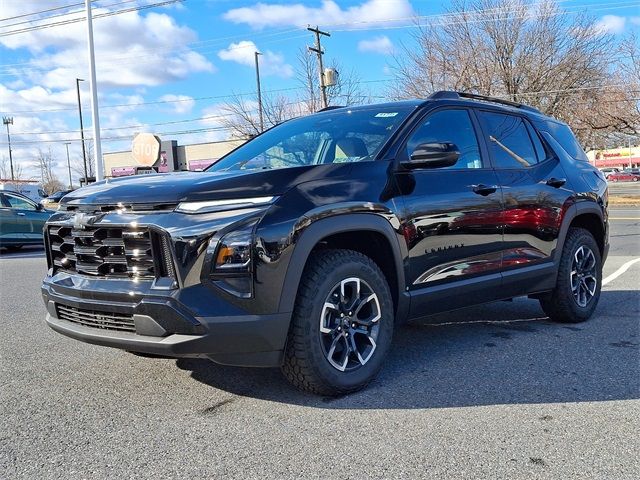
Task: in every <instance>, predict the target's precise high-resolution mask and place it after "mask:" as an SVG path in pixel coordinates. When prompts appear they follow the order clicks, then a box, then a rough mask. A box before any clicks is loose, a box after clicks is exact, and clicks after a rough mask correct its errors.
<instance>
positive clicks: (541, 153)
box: [527, 123, 547, 162]
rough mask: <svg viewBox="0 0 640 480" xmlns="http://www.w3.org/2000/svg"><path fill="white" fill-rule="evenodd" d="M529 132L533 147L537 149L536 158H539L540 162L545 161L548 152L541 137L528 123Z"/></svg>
mask: <svg viewBox="0 0 640 480" xmlns="http://www.w3.org/2000/svg"><path fill="white" fill-rule="evenodd" d="M527 130H528V131H529V136H530V137H531V140H532V141H533V146H534V148H535V149H536V156H537V157H538V162H542V161H544V160H545V159H546V158H547V151H546V150H545V148H544V146H543V145H542V141H541V140H540V137H539V136H538V134H537V133H536V131H535V130H534V129H533V127H532V126H531V125H529V124H528V123H527Z"/></svg>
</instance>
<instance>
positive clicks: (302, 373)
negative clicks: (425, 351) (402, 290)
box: [282, 250, 394, 396]
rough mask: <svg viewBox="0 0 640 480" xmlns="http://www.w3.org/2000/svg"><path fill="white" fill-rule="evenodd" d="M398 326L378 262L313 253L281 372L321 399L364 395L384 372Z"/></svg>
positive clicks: (337, 252) (330, 252) (352, 253)
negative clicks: (362, 390) (380, 371)
mask: <svg viewBox="0 0 640 480" xmlns="http://www.w3.org/2000/svg"><path fill="white" fill-rule="evenodd" d="M356 279H357V281H356ZM358 292H359V295H356V293H358ZM339 293H340V294H339ZM342 293H344V295H342ZM372 296H375V298H373V297H372ZM356 300H358V301H361V304H360V305H361V307H360V308H358V307H357V305H358V301H356ZM332 302H335V303H332ZM352 303H353V305H351V308H349V307H350V304H352ZM327 305H330V306H327ZM354 306H355V308H354ZM340 313H342V314H343V316H340ZM376 317H378V318H376ZM393 323H394V310H393V300H392V298H391V292H390V291H389V285H388V284H387V281H386V279H385V277H384V275H383V273H382V272H381V271H380V268H378V266H377V265H376V264H375V263H374V262H373V260H371V259H370V258H369V257H367V256H365V255H363V254H361V253H359V252H355V251H352V250H323V251H319V252H317V253H314V254H312V256H311V257H310V258H309V261H308V263H307V266H306V267H305V270H304V273H303V275H302V279H301V281H300V286H299V288H298V295H297V298H296V302H295V307H294V312H293V316H292V319H291V327H290V328H289V334H288V338H287V347H286V350H285V359H284V364H283V366H282V372H283V374H284V375H285V377H286V378H287V380H289V382H291V383H292V384H293V385H294V386H296V387H297V388H299V389H301V390H305V391H307V392H311V393H315V394H318V395H325V396H337V395H345V394H348V393H351V392H355V391H357V390H360V389H362V388H364V387H365V386H366V385H367V384H368V383H369V382H370V381H371V380H372V379H373V378H374V377H375V376H376V374H377V373H378V371H379V370H380V368H381V367H382V364H383V361H384V359H385V357H386V355H387V352H388V351H389V348H390V346H391V339H392V336H393ZM353 326H355V327H356V328H355V329H354V328H353ZM332 348H333V350H332ZM354 349H355V351H354Z"/></svg>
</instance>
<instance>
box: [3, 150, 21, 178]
mask: <svg viewBox="0 0 640 480" xmlns="http://www.w3.org/2000/svg"><path fill="white" fill-rule="evenodd" d="M0 178H2V179H4V180H6V179H11V163H10V162H9V158H8V157H6V156H4V155H3V156H2V159H0ZM13 178H14V179H16V180H24V170H23V168H22V165H21V164H19V163H18V162H15V161H14V162H13Z"/></svg>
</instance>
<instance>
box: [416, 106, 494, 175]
mask: <svg viewBox="0 0 640 480" xmlns="http://www.w3.org/2000/svg"><path fill="white" fill-rule="evenodd" d="M421 143H454V144H455V145H456V146H457V147H458V150H459V151H460V159H459V160H458V162H457V163H456V164H455V165H453V166H451V167H447V168H482V159H481V157H480V149H479V148H478V138H477V137H476V132H475V130H474V129H473V123H471V118H470V117H469V112H467V111H466V110H440V111H438V112H435V113H433V114H431V115H429V116H428V117H427V118H426V119H425V120H424V121H423V123H422V125H420V127H418V129H417V130H416V131H415V132H413V134H412V135H411V138H410V139H409V141H408V142H407V157H409V156H410V155H411V153H412V152H413V151H414V150H415V148H416V147H417V146H418V145H420V144H421Z"/></svg>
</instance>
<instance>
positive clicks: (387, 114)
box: [376, 112, 398, 118]
mask: <svg viewBox="0 0 640 480" xmlns="http://www.w3.org/2000/svg"><path fill="white" fill-rule="evenodd" d="M396 115H398V112H380V113H376V117H377V118H389V117H395V116H396Z"/></svg>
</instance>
